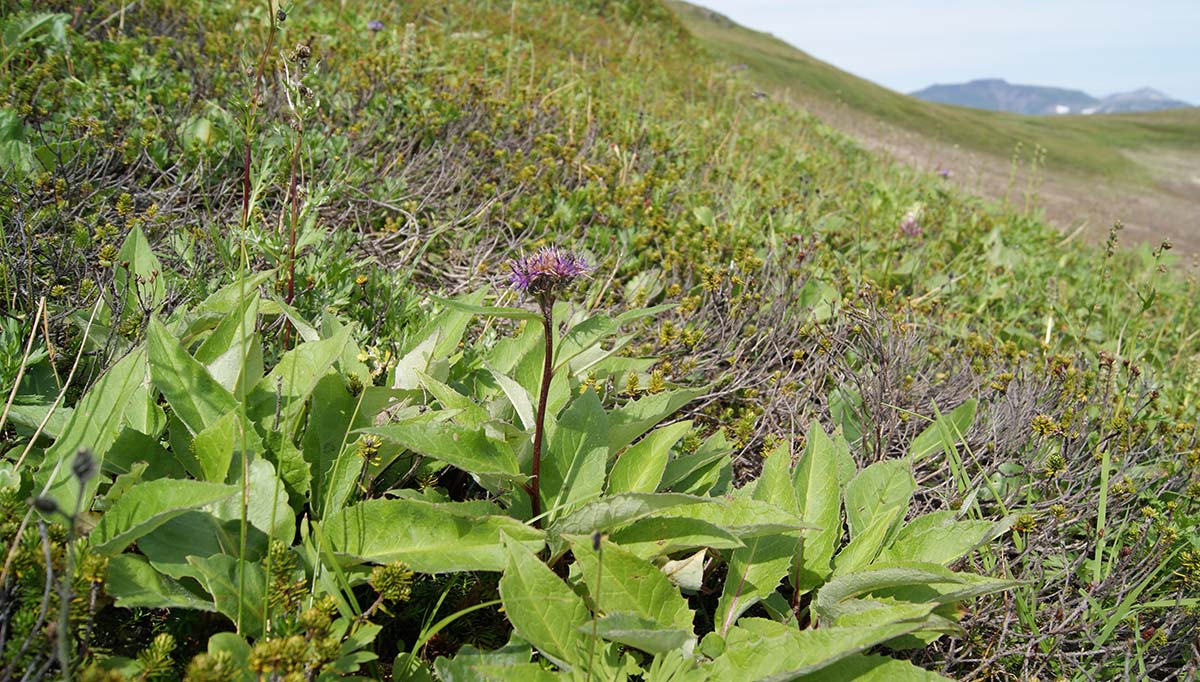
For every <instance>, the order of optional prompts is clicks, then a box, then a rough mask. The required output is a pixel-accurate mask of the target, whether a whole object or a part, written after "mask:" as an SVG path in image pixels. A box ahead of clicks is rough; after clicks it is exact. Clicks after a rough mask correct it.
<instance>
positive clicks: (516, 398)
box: [488, 366, 537, 431]
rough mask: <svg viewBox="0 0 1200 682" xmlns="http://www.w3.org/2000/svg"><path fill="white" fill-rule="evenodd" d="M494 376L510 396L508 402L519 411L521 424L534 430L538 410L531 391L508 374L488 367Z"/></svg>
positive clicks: (501, 388) (506, 394)
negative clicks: (536, 410)
mask: <svg viewBox="0 0 1200 682" xmlns="http://www.w3.org/2000/svg"><path fill="white" fill-rule="evenodd" d="M488 371H489V372H491V375H492V377H493V378H494V379H495V380H496V383H498V384H500V390H502V391H504V395H505V396H506V397H507V398H508V402H509V403H510V404H512V406H513V409H514V410H516V412H517V417H518V418H520V420H521V425H522V426H524V427H525V430H526V431H532V430H533V429H534V427H536V426H537V424H536V421H535V419H536V417H535V415H536V412H535V408H534V406H533V398H531V397H530V395H529V391H526V390H525V387H524V386H522V385H521V384H520V383H519V382H517V381H516V380H514V379H512V378H511V377H509V376H508V375H506V374H503V373H502V372H500V371H498V370H496V369H494V368H492V367H490V366H489V367H488Z"/></svg>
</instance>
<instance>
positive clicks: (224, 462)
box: [192, 409, 262, 483]
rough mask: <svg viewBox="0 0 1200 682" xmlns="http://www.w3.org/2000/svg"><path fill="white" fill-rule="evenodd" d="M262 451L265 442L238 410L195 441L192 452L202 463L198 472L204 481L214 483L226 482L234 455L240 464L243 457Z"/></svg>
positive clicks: (226, 416) (201, 433)
mask: <svg viewBox="0 0 1200 682" xmlns="http://www.w3.org/2000/svg"><path fill="white" fill-rule="evenodd" d="M243 446H244V447H243ZM259 452H262V442H261V441H260V440H259V438H258V434H257V433H255V432H254V429H253V428H251V427H250V425H249V424H247V423H246V422H245V421H244V420H243V419H242V416H241V414H239V412H238V410H236V409H235V410H233V411H231V412H228V413H226V414H225V415H224V416H222V417H221V418H219V419H217V420H216V421H214V422H213V423H211V424H209V425H208V426H207V427H205V428H204V430H203V431H201V432H200V433H198V434H196V437H195V438H194V439H192V453H193V454H194V455H195V456H196V460H197V462H198V463H199V467H200V472H199V473H200V474H201V477H202V478H203V479H204V480H206V481H212V482H214V483H224V482H225V481H226V480H227V479H228V477H229V473H230V472H229V465H230V463H231V462H233V461H234V459H235V455H236V459H237V460H238V461H241V458H243V457H249V456H251V453H259Z"/></svg>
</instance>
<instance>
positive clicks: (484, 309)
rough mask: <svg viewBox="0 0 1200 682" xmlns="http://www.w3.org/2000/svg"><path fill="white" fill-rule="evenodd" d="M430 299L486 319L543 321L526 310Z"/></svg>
mask: <svg viewBox="0 0 1200 682" xmlns="http://www.w3.org/2000/svg"><path fill="white" fill-rule="evenodd" d="M429 298H430V299H432V300H434V301H437V302H438V303H440V304H442V305H444V306H446V307H447V308H449V309H451V310H457V311H460V312H464V313H471V314H472V315H483V316H485V317H500V318H505V319H509V320H541V319H542V316H541V315H539V314H538V313H535V312H532V311H529V310H525V309H524V308H504V307H496V306H486V305H475V304H472V303H467V302H466V301H458V300H455V299H452V298H440V297H438V296H430V297H429Z"/></svg>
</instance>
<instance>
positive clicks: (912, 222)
mask: <svg viewBox="0 0 1200 682" xmlns="http://www.w3.org/2000/svg"><path fill="white" fill-rule="evenodd" d="M900 233H901V234H903V235H904V236H905V237H920V236H921V221H920V219H919V218H918V216H917V211H909V212H908V213H905V214H904V218H903V219H901V220H900Z"/></svg>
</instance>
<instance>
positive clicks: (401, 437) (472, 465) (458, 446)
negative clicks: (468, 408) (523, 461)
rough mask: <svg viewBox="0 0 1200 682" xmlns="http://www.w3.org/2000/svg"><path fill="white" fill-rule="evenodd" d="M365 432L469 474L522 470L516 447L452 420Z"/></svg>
mask: <svg viewBox="0 0 1200 682" xmlns="http://www.w3.org/2000/svg"><path fill="white" fill-rule="evenodd" d="M363 431H364V432H365V433H373V434H376V435H378V436H381V437H383V438H385V439H387V440H389V441H391V442H393V443H397V444H399V445H401V446H403V447H404V448H406V449H408V450H412V451H413V452H415V453H418V454H421V455H424V456H426V457H433V458H434V459H438V460H441V461H443V462H445V463H447V464H449V465H451V466H454V467H457V468H459V469H462V470H463V471H466V472H468V473H472V474H508V475H510V476H514V475H517V474H519V473H520V471H519V469H518V467H517V456H516V455H515V454H513V451H512V448H510V447H509V446H508V444H507V443H505V442H504V441H499V440H495V439H492V438H489V437H488V436H487V434H486V432H485V430H484V429H483V428H468V427H466V426H459V425H458V424H451V423H448V422H438V423H433V424H428V423H423V422H421V423H417V422H414V423H399V424H388V425H387V426H380V427H376V428H372V429H363Z"/></svg>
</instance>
